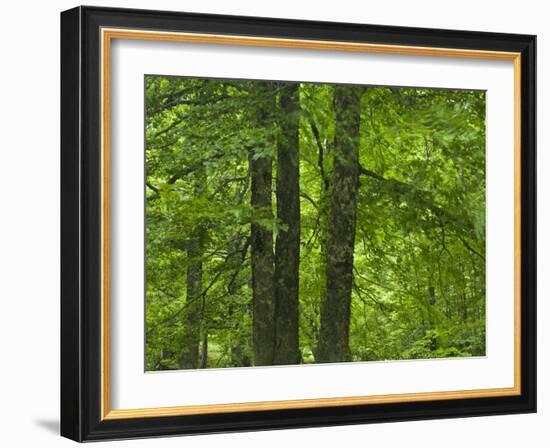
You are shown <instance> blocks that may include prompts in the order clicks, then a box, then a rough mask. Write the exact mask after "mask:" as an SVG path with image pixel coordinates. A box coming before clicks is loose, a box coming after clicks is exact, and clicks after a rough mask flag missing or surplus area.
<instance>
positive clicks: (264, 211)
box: [249, 85, 275, 366]
mask: <svg viewBox="0 0 550 448" xmlns="http://www.w3.org/2000/svg"><path fill="white" fill-rule="evenodd" d="M268 89H273V87H272V86H271V85H260V86H259V88H258V92H257V94H258V96H259V99H258V104H259V105H258V111H257V120H258V121H257V124H258V126H259V127H263V128H265V129H267V128H268V127H269V126H271V125H272V123H270V121H271V120H272V118H271V112H272V110H273V106H274V104H272V101H271V99H272V98H273V95H272V94H271V92H269V91H268ZM269 144H271V142H270V139H269V138H264V140H263V142H262V143H261V144H260V143H258V147H257V148H253V149H252V150H250V152H249V164H250V181H251V195H250V204H251V206H252V208H253V209H254V210H255V213H256V215H257V216H258V217H260V216H261V218H262V221H264V222H266V221H272V220H273V203H272V193H273V191H272V190H273V189H272V182H273V172H272V170H273V155H272V153H271V151H266V150H265V148H263V147H261V146H260V145H269ZM250 254H251V271H252V347H253V352H254V365H257V366H261V365H272V364H273V358H274V350H275V282H274V274H275V272H274V255H273V230H272V228H270V227H269V226H267V225H265V224H261V223H259V222H258V219H255V220H254V221H253V222H252V224H251V229H250Z"/></svg>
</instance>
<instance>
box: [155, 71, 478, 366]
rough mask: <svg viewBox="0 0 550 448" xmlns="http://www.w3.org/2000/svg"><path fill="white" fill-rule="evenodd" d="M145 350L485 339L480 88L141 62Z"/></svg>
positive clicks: (391, 355)
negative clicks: (222, 74)
mask: <svg viewBox="0 0 550 448" xmlns="http://www.w3.org/2000/svg"><path fill="white" fill-rule="evenodd" d="M145 94H146V96H145V99H146V171H147V172H146V368H147V370H165V369H178V368H206V367H208V368H214V367H236V366H251V365H262V364H263V365H265V364H268V365H269V364H293V363H313V362H334V361H372V360H395V359H418V358H438V357H458V356H478V355H484V354H485V93H484V92H480V91H458V90H442V89H424V88H423V89H420V88H393V87H369V86H343V85H339V86H338V85H329V84H312V83H283V82H269V81H243V80H215V79H196V78H183V77H167V76H147V77H146V92H145Z"/></svg>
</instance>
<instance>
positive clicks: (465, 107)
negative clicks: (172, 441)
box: [61, 7, 536, 441]
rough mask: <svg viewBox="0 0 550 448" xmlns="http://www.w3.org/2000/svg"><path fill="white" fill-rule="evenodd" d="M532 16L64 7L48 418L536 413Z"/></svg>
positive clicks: (133, 424) (313, 421)
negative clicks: (347, 17)
mask: <svg viewBox="0 0 550 448" xmlns="http://www.w3.org/2000/svg"><path fill="white" fill-rule="evenodd" d="M535 43H536V39H535V36H530V35H516V34H496V33H486V32H471V31H448V30H436V29H419V28H403V27H393V26H379V25H376V26H373V25H360V24H349V23H322V22H309V21H294V20H280V19H267V18H253V17H230V16H218V15H203V14H188V13H181V12H177V13H176V12H162V11H142V10H124V9H109V8H96V7H78V8H75V9H71V10H69V11H65V12H63V13H62V14H61V106H62V107H61V109H62V115H61V171H62V174H61V176H62V179H61V181H62V188H61V214H62V216H61V232H62V247H61V252H62V253H61V255H62V260H61V271H62V288H61V313H62V316H61V317H62V328H61V354H62V359H61V376H62V377H61V433H62V435H63V436H65V437H68V438H71V439H74V440H77V441H91V440H100V439H118V438H134V437H150V436H160V435H178V434H195V433H209V432H222V431H223V432H227V431H243V430H258V429H277V428H296V427H311V426H326V425H339V424H354V423H369V422H388V421H398V420H413V419H431V418H444V417H462V416H477V415H496V414H508V413H525V412H535V410H536V376H535V375H536V318H535V312H536V310H535V307H536V227H535V225H536V210H535V207H536V200H535V185H536V182H535V125H536V121H535V102H536V100H535V87H536V85H535V73H536V69H535Z"/></svg>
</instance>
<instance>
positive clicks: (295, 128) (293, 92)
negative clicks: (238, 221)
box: [273, 84, 301, 364]
mask: <svg viewBox="0 0 550 448" xmlns="http://www.w3.org/2000/svg"><path fill="white" fill-rule="evenodd" d="M299 88H300V85H299V84H285V85H283V86H282V87H281V90H280V97H279V101H280V103H279V113H280V117H281V118H280V134H279V136H278V141H277V193H276V194H277V218H278V220H279V223H280V224H282V226H284V228H282V229H281V230H279V232H278V233H277V239H276V245H275V353H274V360H273V363H274V364H299V363H300V360H301V355H300V349H299V345H298V338H299V336H298V303H299V302H298V289H299V279H298V277H299V267H300V158H299V112H300V99H299Z"/></svg>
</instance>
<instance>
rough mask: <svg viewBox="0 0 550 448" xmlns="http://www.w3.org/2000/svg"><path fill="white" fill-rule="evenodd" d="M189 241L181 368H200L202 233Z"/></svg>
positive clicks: (197, 232) (198, 233) (197, 233)
mask: <svg viewBox="0 0 550 448" xmlns="http://www.w3.org/2000/svg"><path fill="white" fill-rule="evenodd" d="M194 233H195V235H194V236H193V238H192V239H191V240H190V241H189V247H188V249H187V288H186V298H185V308H184V316H183V334H182V337H181V347H182V348H181V354H180V367H181V368H182V369H197V368H198V367H199V345H200V335H201V331H200V324H201V322H200V321H201V308H202V297H201V294H202V291H201V289H202V260H201V258H202V244H201V241H200V240H201V238H200V231H196V232H194Z"/></svg>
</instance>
